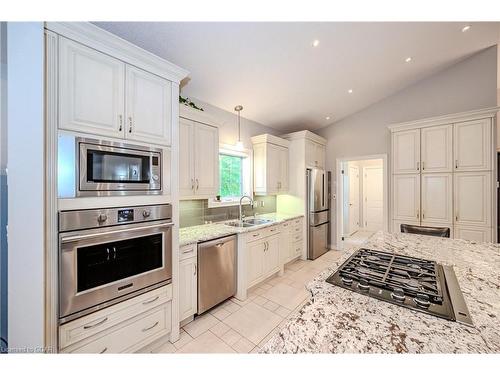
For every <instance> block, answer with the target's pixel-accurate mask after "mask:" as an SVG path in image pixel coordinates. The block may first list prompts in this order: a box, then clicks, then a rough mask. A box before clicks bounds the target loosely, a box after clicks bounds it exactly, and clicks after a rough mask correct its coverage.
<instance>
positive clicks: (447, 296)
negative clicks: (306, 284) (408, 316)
mask: <svg viewBox="0 0 500 375" xmlns="http://www.w3.org/2000/svg"><path fill="white" fill-rule="evenodd" d="M326 282H328V283H330V284H333V285H336V286H340V287H342V288H345V289H348V290H352V291H354V292H357V293H361V294H365V295H367V296H370V297H374V298H377V299H379V300H382V301H386V302H390V303H393V304H396V305H400V306H404V307H408V308H411V309H413V310H417V311H420V312H423V313H427V314H431V315H434V316H438V317H440V318H444V319H448V320H452V321H457V322H460V323H463V324H467V325H471V326H472V320H471V318H470V314H469V311H468V309H467V305H466V304H465V300H464V298H463V295H462V292H461V290H460V287H459V285H458V280H457V278H456V276H455V272H454V271H453V268H452V267H449V266H444V265H441V264H438V263H436V262H434V261H431V260H425V259H419V258H412V257H408V256H405V255H398V254H394V253H388V252H384V251H378V250H370V249H364V248H362V249H359V250H358V251H356V252H355V253H354V254H353V255H352V256H351V257H350V258H349V259H348V260H347V261H345V262H344V263H343V264H342V265H341V266H340V268H339V269H338V270H337V272H335V273H334V274H332V275H331V276H330V277H328V279H326Z"/></svg>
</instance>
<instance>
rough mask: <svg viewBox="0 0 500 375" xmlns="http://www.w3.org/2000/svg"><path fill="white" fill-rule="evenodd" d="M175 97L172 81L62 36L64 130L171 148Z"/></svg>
mask: <svg viewBox="0 0 500 375" xmlns="http://www.w3.org/2000/svg"><path fill="white" fill-rule="evenodd" d="M173 100H174V98H172V82H171V81H169V80H167V79H164V78H162V77H160V76H157V75H155V74H152V73H149V72H147V71H145V70H142V69H139V68H136V67H134V66H132V65H128V64H126V63H124V62H122V61H120V60H118V59H115V58H113V57H111V56H109V55H107V54H104V53H101V52H99V51H96V50H94V49H92V48H89V47H86V46H84V45H82V44H80V43H77V42H74V41H72V40H69V39H66V38H63V37H61V38H60V41H59V118H60V121H59V128H61V129H65V130H72V131H77V132H81V133H88V134H95V135H101V136H107V137H113V138H121V139H130V140H134V141H140V142H144V143H151V144H158V145H163V146H170V144H171V132H172V129H171V126H172V101H173ZM175 100H176V101H177V98H175Z"/></svg>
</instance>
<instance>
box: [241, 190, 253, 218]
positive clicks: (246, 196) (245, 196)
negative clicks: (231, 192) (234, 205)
mask: <svg viewBox="0 0 500 375" xmlns="http://www.w3.org/2000/svg"><path fill="white" fill-rule="evenodd" d="M244 198H248V199H249V200H250V204H251V205H252V211H253V209H254V208H253V199H252V198H251V197H249V196H248V195H244V196H242V197H241V198H240V217H239V219H240V221H242V220H243V209H242V205H241V202H242V201H243V199H244Z"/></svg>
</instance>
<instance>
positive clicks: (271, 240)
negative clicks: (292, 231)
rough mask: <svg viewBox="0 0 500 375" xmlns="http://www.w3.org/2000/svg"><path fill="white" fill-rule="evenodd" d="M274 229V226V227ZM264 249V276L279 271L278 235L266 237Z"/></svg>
mask: <svg viewBox="0 0 500 375" xmlns="http://www.w3.org/2000/svg"><path fill="white" fill-rule="evenodd" d="M275 229H276V228H275ZM265 242H266V244H267V247H266V250H265V251H264V266H263V272H264V277H267V276H268V275H271V274H273V273H275V272H278V271H279V267H280V239H279V235H273V236H270V237H268V238H267V239H266V241H265Z"/></svg>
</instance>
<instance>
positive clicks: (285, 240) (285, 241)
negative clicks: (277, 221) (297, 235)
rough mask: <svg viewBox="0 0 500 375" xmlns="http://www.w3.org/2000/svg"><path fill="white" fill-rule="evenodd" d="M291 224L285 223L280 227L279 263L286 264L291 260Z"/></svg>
mask: <svg viewBox="0 0 500 375" xmlns="http://www.w3.org/2000/svg"><path fill="white" fill-rule="evenodd" d="M291 226H292V225H291V222H290V221H285V222H284V223H282V224H281V225H280V257H281V262H282V263H283V264H284V263H288V262H289V261H290V260H291V255H292V253H291V248H290V243H291V242H290V238H291V235H292V228H291Z"/></svg>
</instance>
